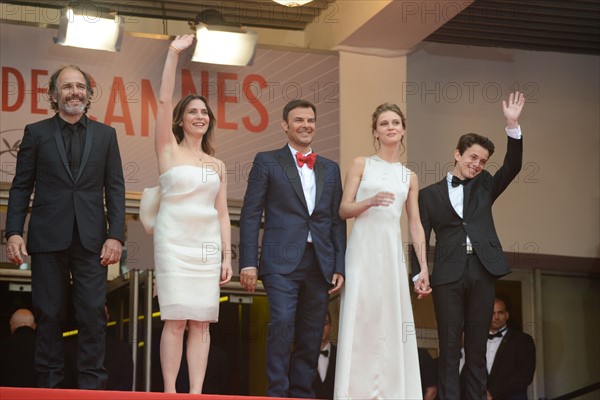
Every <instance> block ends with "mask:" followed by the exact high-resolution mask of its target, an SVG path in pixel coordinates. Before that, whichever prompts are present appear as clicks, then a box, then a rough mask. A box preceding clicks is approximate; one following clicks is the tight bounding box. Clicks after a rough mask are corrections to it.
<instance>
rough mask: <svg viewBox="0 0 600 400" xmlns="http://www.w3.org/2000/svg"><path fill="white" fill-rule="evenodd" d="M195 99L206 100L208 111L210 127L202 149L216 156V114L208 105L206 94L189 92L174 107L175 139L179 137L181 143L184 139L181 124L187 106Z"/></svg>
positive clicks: (178, 140)
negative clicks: (214, 138) (214, 137)
mask: <svg viewBox="0 0 600 400" xmlns="http://www.w3.org/2000/svg"><path fill="white" fill-rule="evenodd" d="M193 100H202V101H203V102H204V105H206V110H207V111H208V118H209V121H208V129H207V130H206V133H205V134H204V136H202V144H201V145H202V151H204V152H205V153H206V154H208V155H210V156H214V155H215V149H214V147H213V136H214V129H215V122H216V121H215V115H214V114H213V112H212V110H211V109H210V107H209V106H208V102H207V101H206V98H205V97H204V96H200V95H197V94H189V95H187V96H185V97H184V98H182V99H181V100H179V102H178V103H177V104H176V105H175V108H173V126H172V130H173V135H175V139H177V143H181V141H182V140H183V127H182V126H180V124H181V121H183V114H184V112H185V109H186V107H187V106H188V105H189V104H190V103H191V102H192V101H193Z"/></svg>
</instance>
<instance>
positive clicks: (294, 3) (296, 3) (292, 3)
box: [273, 0, 312, 7]
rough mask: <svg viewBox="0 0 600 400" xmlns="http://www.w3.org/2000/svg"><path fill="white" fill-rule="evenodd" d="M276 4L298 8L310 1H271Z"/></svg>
mask: <svg viewBox="0 0 600 400" xmlns="http://www.w3.org/2000/svg"><path fill="white" fill-rule="evenodd" d="M273 1H274V2H275V3H277V4H281V5H282V6H286V7H300V6H303V5H305V4H308V3H310V2H311V1H312V0H273Z"/></svg>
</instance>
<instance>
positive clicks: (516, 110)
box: [502, 92, 525, 129]
mask: <svg viewBox="0 0 600 400" xmlns="http://www.w3.org/2000/svg"><path fill="white" fill-rule="evenodd" d="M524 105H525V96H523V93H520V92H515V93H511V94H510V96H509V97H508V103H507V102H506V100H502V111H503V112H504V116H505V117H506V127H507V128H509V129H514V128H516V127H517V126H519V116H520V115H521V111H523V106H524Z"/></svg>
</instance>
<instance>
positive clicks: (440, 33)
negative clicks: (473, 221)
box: [3, 0, 600, 55]
mask: <svg viewBox="0 0 600 400" xmlns="http://www.w3.org/2000/svg"><path fill="white" fill-rule="evenodd" d="M341 1H373V0H337V2H341ZM3 3H10V4H19V5H28V6H35V5H37V6H39V5H42V4H43V6H45V7H52V8H61V7H63V5H64V4H65V1H64V0H47V1H45V2H39V1H38V2H35V1H3ZM86 3H87V4H89V6H88V9H89V10H90V11H91V12H94V13H97V12H98V11H106V12H108V11H114V8H115V5H117V7H118V9H117V12H118V13H119V14H121V15H129V16H137V17H151V18H161V19H170V20H183V21H189V20H194V19H195V18H196V16H197V15H198V13H199V12H202V11H205V10H208V9H216V10H217V11H219V12H220V13H221V15H222V16H223V22H224V23H227V24H237V25H242V26H247V27H262V28H272V29H286V30H303V29H304V28H305V27H306V26H307V25H308V24H310V23H311V22H312V21H314V20H315V19H317V18H321V19H323V18H327V17H328V15H332V14H333V13H335V12H336V9H337V5H336V0H315V1H313V2H312V3H308V4H306V5H304V6H302V7H295V8H288V7H284V6H281V5H279V4H276V3H274V2H273V1H271V0H219V1H217V0H208V1H198V0H175V1H166V0H161V1H159V0H154V1H153V0H146V1H143V0H142V1H136V2H133V1H126V2H118V1H114V0H93V1H90V2H86V1H79V2H76V3H75V4H78V5H79V6H81V7H86V6H85V4H86ZM413 3H414V4H417V5H421V7H433V8H432V9H431V8H430V9H429V11H427V12H424V13H423V16H422V17H423V18H431V17H432V16H433V17H436V16H437V17H440V18H443V16H444V14H445V13H446V11H447V10H449V9H446V8H447V7H460V5H461V4H462V3H461V2H455V1H451V2H443V1H438V2H424V1H422V2H418V3H415V2H413ZM436 7H437V8H436ZM396 9H398V8H396ZM432 10H433V11H432ZM382 12H383V13H385V12H386V9H385V8H384V9H383V11H382ZM421 12H423V11H421ZM390 17H391V21H394V22H395V21H400V20H401V18H400V17H401V15H397V16H390ZM390 23H393V22H390ZM357 28H359V27H357ZM425 40H426V41H430V42H440V43H454V44H466V45H474V46H490V47H503V48H515V49H525V50H538V51H554V52H567V53H579V54H596V55H600V1H598V0H569V1H558V0H475V1H474V2H473V3H472V4H471V5H470V6H469V7H467V8H465V9H464V10H462V12H461V13H460V14H458V15H457V16H456V17H454V18H453V19H451V20H450V21H448V22H447V23H445V24H444V25H443V26H442V27H441V28H439V29H438V30H437V31H435V32H434V33H433V34H430V35H429V36H428V37H427V38H426V39H425Z"/></svg>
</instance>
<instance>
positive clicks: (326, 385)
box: [313, 345, 337, 399]
mask: <svg viewBox="0 0 600 400" xmlns="http://www.w3.org/2000/svg"><path fill="white" fill-rule="evenodd" d="M336 357H337V347H336V346H334V345H331V350H330V353H329V365H328V366H327V373H326V374H325V381H324V382H323V381H321V377H320V376H319V374H318V373H317V376H316V377H315V381H314V382H313V390H314V391H315V397H316V398H317V399H333V384H334V383H335V363H336Z"/></svg>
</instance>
